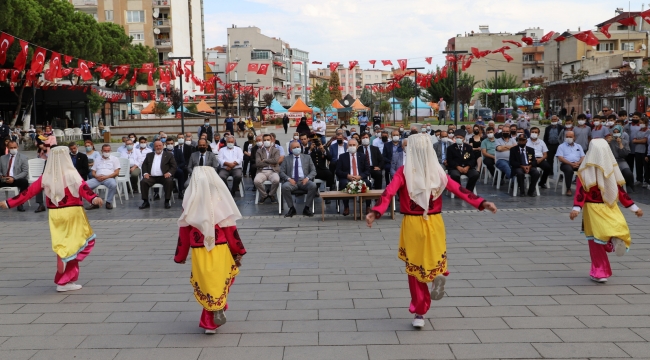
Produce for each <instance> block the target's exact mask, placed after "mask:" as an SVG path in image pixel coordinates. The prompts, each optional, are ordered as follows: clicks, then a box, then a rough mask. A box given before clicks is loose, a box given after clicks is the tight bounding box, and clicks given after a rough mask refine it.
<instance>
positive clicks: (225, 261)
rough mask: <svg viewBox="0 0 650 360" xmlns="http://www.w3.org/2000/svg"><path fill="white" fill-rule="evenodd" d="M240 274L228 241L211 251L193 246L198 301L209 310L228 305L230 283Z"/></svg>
mask: <svg viewBox="0 0 650 360" xmlns="http://www.w3.org/2000/svg"><path fill="white" fill-rule="evenodd" d="M237 274H239V268H238V267H237V265H235V260H234V259H233V258H232V254H231V253H230V248H229V247H228V244H227V243H224V244H219V245H216V246H215V247H214V248H213V249H212V250H211V251H209V252H208V251H207V250H206V249H205V248H204V247H200V248H192V275H191V276H190V283H191V284H192V287H193V288H194V297H195V298H196V301H197V302H198V303H199V304H201V306H203V308H204V309H206V310H208V311H217V310H221V309H223V308H224V307H225V306H226V302H227V300H228V292H229V290H230V284H231V283H232V282H233V281H234V279H235V276H237Z"/></svg>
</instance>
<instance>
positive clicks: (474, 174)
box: [449, 168, 478, 191]
mask: <svg viewBox="0 0 650 360" xmlns="http://www.w3.org/2000/svg"><path fill="white" fill-rule="evenodd" d="M461 175H465V176H467V186H466V187H465V188H466V189H467V190H469V191H474V186H476V182H477V181H478V171H476V169H472V168H470V169H469V171H468V172H467V174H461V173H460V171H458V170H457V169H453V170H451V169H450V170H449V176H451V178H452V179H453V180H454V181H455V182H457V183H459V184H460V176H461Z"/></svg>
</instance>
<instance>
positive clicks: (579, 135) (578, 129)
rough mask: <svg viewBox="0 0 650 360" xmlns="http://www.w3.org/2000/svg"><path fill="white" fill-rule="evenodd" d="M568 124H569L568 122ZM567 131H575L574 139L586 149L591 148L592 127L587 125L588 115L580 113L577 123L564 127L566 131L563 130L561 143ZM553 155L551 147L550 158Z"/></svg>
mask: <svg viewBox="0 0 650 360" xmlns="http://www.w3.org/2000/svg"><path fill="white" fill-rule="evenodd" d="M567 125H569V123H568V122H567ZM567 131H573V135H574V139H573V141H574V142H575V143H576V144H579V145H580V146H581V147H582V148H583V149H584V150H585V151H587V149H589V142H590V141H591V127H589V126H588V125H587V115H585V114H579V115H578V116H577V125H575V124H574V125H573V127H572V128H568V127H567V128H565V129H564V131H563V132H562V136H560V143H562V142H564V138H565V132H567ZM547 145H548V143H547ZM551 155H552V154H551V152H550V148H549V154H548V158H549V159H553V158H552V157H551Z"/></svg>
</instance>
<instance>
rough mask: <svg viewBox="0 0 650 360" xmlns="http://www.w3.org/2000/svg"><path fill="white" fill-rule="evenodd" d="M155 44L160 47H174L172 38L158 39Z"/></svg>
mask: <svg viewBox="0 0 650 360" xmlns="http://www.w3.org/2000/svg"><path fill="white" fill-rule="evenodd" d="M155 46H156V48H158V49H166V48H171V47H172V40H171V39H156V43H155Z"/></svg>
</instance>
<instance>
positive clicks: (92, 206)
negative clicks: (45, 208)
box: [36, 204, 99, 212]
mask: <svg viewBox="0 0 650 360" xmlns="http://www.w3.org/2000/svg"><path fill="white" fill-rule="evenodd" d="M39 209H40V208H39ZM95 209H99V205H94V204H90V206H89V207H87V208H86V211H90V210H95ZM36 212H39V211H38V210H36Z"/></svg>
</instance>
